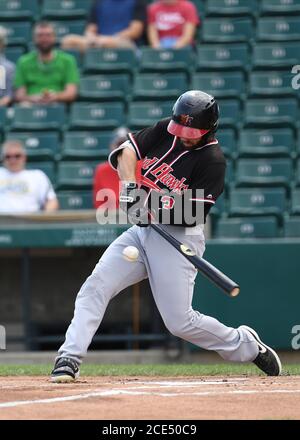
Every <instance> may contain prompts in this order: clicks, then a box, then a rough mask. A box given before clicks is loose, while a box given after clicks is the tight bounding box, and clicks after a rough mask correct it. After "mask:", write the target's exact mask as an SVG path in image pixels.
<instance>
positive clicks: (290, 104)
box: [0, 98, 299, 131]
mask: <svg viewBox="0 0 300 440" xmlns="http://www.w3.org/2000/svg"><path fill="white" fill-rule="evenodd" d="M218 102H219V106H220V126H221V127H232V128H233V129H237V128H240V126H241V125H242V124H243V125H244V126H247V127H249V128H250V127H253V126H255V127H261V128H266V127H277V128H278V127H281V128H284V127H288V128H292V129H294V130H296V129H297V128H298V127H299V105H298V101H297V99H296V98H278V99H256V98H253V99H249V100H247V101H246V102H245V106H244V109H243V107H242V105H241V102H240V101H239V100H238V99H219V100H218ZM173 104H174V100H172V101H164V100H159V101H137V102H130V103H129V105H128V108H126V107H125V104H124V102H119V101H114V102H101V103H90V102H76V103H75V104H73V105H72V106H71V108H70V114H68V113H67V112H66V110H65V108H64V106H63V105H52V106H35V107H23V106H20V105H16V106H14V107H12V108H10V109H9V110H8V112H6V109H4V108H0V122H1V127H3V128H5V127H10V129H11V130H27V131H31V130H57V131H62V130H64V129H65V128H67V127H69V128H70V129H72V130H76V129H78V130H87V129H94V130H101V129H104V130H105V129H106V130H109V129H113V128H116V127H118V126H120V125H124V124H127V125H129V126H130V127H131V128H132V129H139V128H143V127H146V126H148V125H152V124H154V123H156V122H157V120H159V119H161V118H165V117H168V116H170V114H171V111H172V106H173Z"/></svg>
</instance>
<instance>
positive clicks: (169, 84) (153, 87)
mask: <svg viewBox="0 0 300 440" xmlns="http://www.w3.org/2000/svg"><path fill="white" fill-rule="evenodd" d="M187 89H188V82H187V78H186V75H185V74H184V73H163V74H159V73H142V74H137V75H136V76H135V79H134V85H133V92H132V98H133V99H135V100H143V99H144V100H145V99H152V100H153V99H177V98H178V96H179V95H181V94H182V93H183V92H185V91H186V90H187Z"/></svg>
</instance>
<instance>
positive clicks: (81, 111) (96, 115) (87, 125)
mask: <svg viewBox="0 0 300 440" xmlns="http://www.w3.org/2000/svg"><path fill="white" fill-rule="evenodd" d="M124 122H125V109H124V104H123V103H121V102H103V103H99V104H91V103H78V102H76V103H75V104H73V105H72V108H71V114H70V123H69V127H70V128H71V129H72V130H75V129H78V130H87V129H96V130H100V129H105V130H109V129H113V128H117V127H119V126H120V125H122V124H123V123H124Z"/></svg>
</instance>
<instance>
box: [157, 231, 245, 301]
mask: <svg viewBox="0 0 300 440" xmlns="http://www.w3.org/2000/svg"><path fill="white" fill-rule="evenodd" d="M151 227H152V228H153V229H154V230H155V231H156V232H157V233H158V234H159V235H161V236H162V237H164V238H165V239H166V240H167V241H168V242H169V243H170V244H171V245H172V246H174V247H175V249H177V250H178V252H180V253H181V254H182V255H183V256H184V257H185V258H186V259H187V260H189V261H190V262H191V263H192V264H193V265H194V266H195V267H196V269H198V271H199V272H201V273H202V274H203V275H205V276H206V277H207V278H208V279H209V280H210V281H212V282H213V283H214V284H216V286H218V287H220V288H221V289H222V290H223V291H224V292H225V293H226V294H227V295H228V296H230V297H235V296H237V295H238V294H239V293H240V287H239V285H238V284H237V283H235V282H234V281H232V280H231V279H230V278H229V277H228V276H227V275H225V274H224V273H223V272H221V271H220V270H219V269H217V268H216V267H215V266H213V265H212V264H211V263H209V262H208V261H206V260H205V259H204V258H200V257H198V256H197V255H196V254H195V252H194V251H193V250H192V249H190V248H189V247H188V246H186V245H185V244H183V243H180V241H178V240H177V239H176V238H175V237H173V236H172V235H171V234H169V233H168V232H167V231H165V230H164V229H162V228H161V227H159V226H158V225H157V224H155V223H151Z"/></svg>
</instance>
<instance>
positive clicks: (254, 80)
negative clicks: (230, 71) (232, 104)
mask: <svg viewBox="0 0 300 440" xmlns="http://www.w3.org/2000/svg"><path fill="white" fill-rule="evenodd" d="M292 78H293V75H292V73H291V71H290V70H289V71H277V72H269V71H266V72H251V73H250V78H249V96H255V97H269V96H270V97H273V96H291V95H295V94H296V92H295V90H294V89H293V88H292V86H291V82H292ZM298 93H299V92H298Z"/></svg>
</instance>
